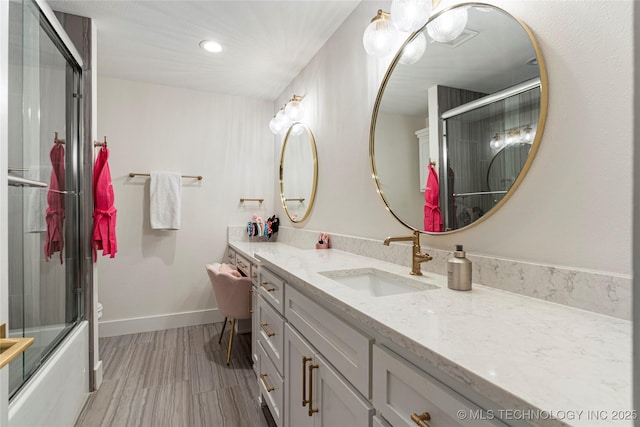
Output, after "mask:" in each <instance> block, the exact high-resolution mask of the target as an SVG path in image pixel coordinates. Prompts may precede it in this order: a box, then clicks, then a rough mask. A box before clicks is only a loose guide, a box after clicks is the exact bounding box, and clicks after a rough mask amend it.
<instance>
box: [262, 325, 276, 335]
mask: <svg viewBox="0 0 640 427" xmlns="http://www.w3.org/2000/svg"><path fill="white" fill-rule="evenodd" d="M267 326H269V324H268V323H261V324H260V327H261V328H262V330H263V331H264V333H265V334H267V336H268V337H272V336H274V335H275V334H276V333H275V332H273V331H271V330H269V329H268V328H267Z"/></svg>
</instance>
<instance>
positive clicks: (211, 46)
mask: <svg viewBox="0 0 640 427" xmlns="http://www.w3.org/2000/svg"><path fill="white" fill-rule="evenodd" d="M200 47H201V48H203V49H204V50H206V51H207V52H213V53H218V52H222V46H220V43H218V42H214V41H213V40H202V41H201V42H200Z"/></svg>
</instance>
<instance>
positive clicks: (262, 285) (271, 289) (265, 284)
mask: <svg viewBox="0 0 640 427" xmlns="http://www.w3.org/2000/svg"><path fill="white" fill-rule="evenodd" d="M268 284H269V282H262V283H260V286H261V287H262V288H263V289H264V290H265V291H267V292H273V291H275V290H276V288H270V287H269V286H267V285H268Z"/></svg>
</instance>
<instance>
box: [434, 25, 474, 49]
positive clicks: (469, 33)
mask: <svg viewBox="0 0 640 427" xmlns="http://www.w3.org/2000/svg"><path fill="white" fill-rule="evenodd" d="M478 34H479V33H478V32H477V31H473V30H470V29H468V28H465V29H464V30H463V31H462V33H461V34H460V35H459V36H458V37H456V38H455V39H453V40H451V41H450V42H436V41H435V40H431V43H438V44H440V45H442V46H449V47H451V48H455V47H458V46H460V45H461V44H463V43H466V42H468V41H469V40H471V39H472V38H474V37H475V36H477V35H478Z"/></svg>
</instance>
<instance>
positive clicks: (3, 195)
mask: <svg viewBox="0 0 640 427" xmlns="http://www.w3.org/2000/svg"><path fill="white" fill-rule="evenodd" d="M8 93H9V2H6V1H0V94H6V95H4V96H0V183H1V184H2V185H0V322H5V321H6V320H8V319H9V265H8V264H9V257H8V255H7V251H8V246H9V245H8V231H7V230H8V229H7V227H8V221H7V218H8V207H7V201H8V199H9V197H8V196H9V190H8V188H7V185H6V184H5V183H6V182H7V179H8V172H7V169H8V167H9V166H8V163H7V150H8V147H9V117H8V114H9V96H8ZM8 424H9V369H8V368H7V369H4V368H3V369H0V425H3V426H6V425H8Z"/></svg>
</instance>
